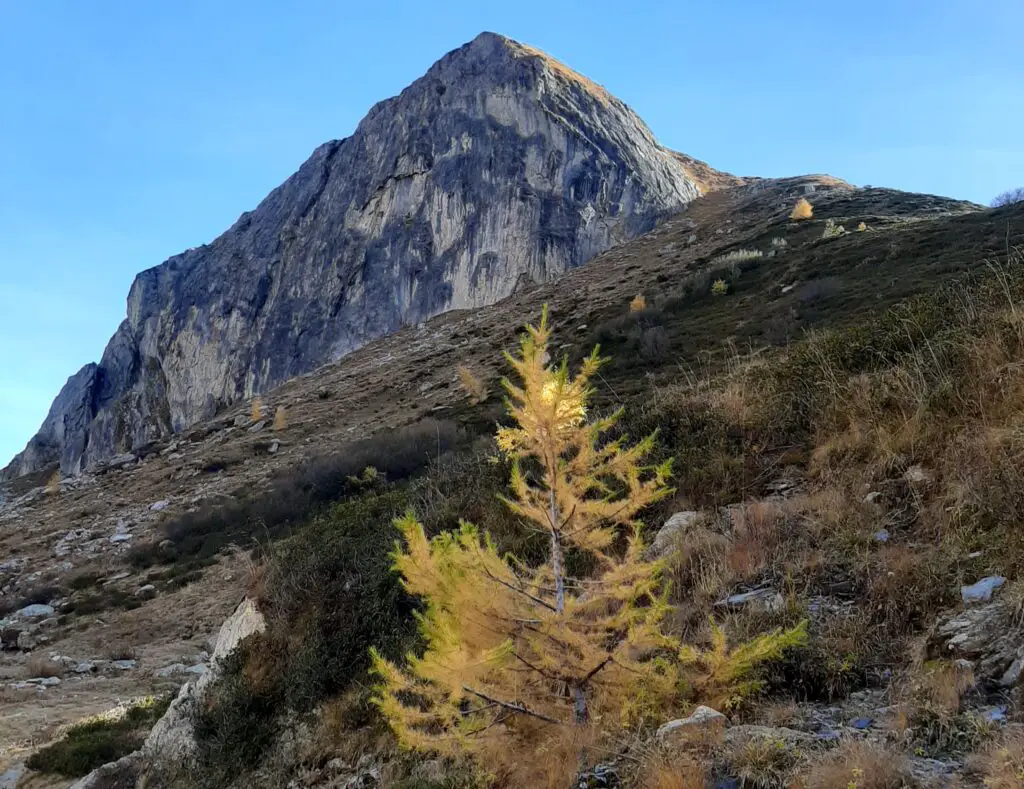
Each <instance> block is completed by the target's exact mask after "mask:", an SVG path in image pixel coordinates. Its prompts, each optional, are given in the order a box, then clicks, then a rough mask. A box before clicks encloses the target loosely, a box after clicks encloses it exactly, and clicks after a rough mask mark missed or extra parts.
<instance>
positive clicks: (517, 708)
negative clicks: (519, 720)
mask: <svg viewBox="0 0 1024 789" xmlns="http://www.w3.org/2000/svg"><path fill="white" fill-rule="evenodd" d="M462 689H463V690H464V691H466V693H471V694H472V695H474V696H476V697H477V698H480V699H483V700H484V701H489V702H490V703H491V704H497V705H498V706H499V707H504V708H505V709H507V710H511V711H512V712H518V713H520V714H522V715H529V716H531V717H533V718H537V719H538V720H542V721H547V722H548V723H554V724H555V725H556V726H562V725H563V724H562V721H560V720H555V719H554V718H549V717H548V716H547V715H545V714H543V713H541V712H534V711H533V710H531V709H528V708H527V707H524V706H523V705H522V704H516V703H515V702H511V701H502V700H501V699H496V698H494V697H493V696H488V695H487V694H486V693H481V692H480V691H478V690H473V688H471V687H469V685H463V686H462Z"/></svg>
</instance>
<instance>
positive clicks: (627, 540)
mask: <svg viewBox="0 0 1024 789" xmlns="http://www.w3.org/2000/svg"><path fill="white" fill-rule="evenodd" d="M549 338H550V329H549V327H548V321H547V310H546V309H545V311H544V315H543V316H542V319H541V322H540V325H539V326H537V327H534V326H527V327H526V332H525V333H524V335H523V338H522V341H521V344H520V348H519V353H518V355H516V356H512V355H509V354H506V357H507V359H508V361H509V362H510V364H511V365H512V367H513V369H514V371H515V373H516V377H517V379H518V381H517V382H516V383H513V382H511V381H508V380H506V381H504V382H503V384H504V386H505V389H506V393H507V399H506V402H507V408H508V413H509V415H510V416H511V418H512V424H511V425H510V426H507V427H501V428H499V430H498V434H497V443H498V447H499V449H500V450H501V452H502V453H504V454H505V455H506V456H508V457H509V458H511V460H512V467H513V471H512V477H511V485H510V495H509V496H508V497H507V498H506V499H505V502H506V504H507V505H508V506H509V507H510V508H511V509H512V510H513V511H514V512H515V513H517V514H518V515H519V516H521V518H522V522H523V524H524V527H525V528H531V529H534V530H540V531H542V532H543V533H544V534H545V535H546V537H547V543H548V545H549V552H548V559H547V561H546V562H544V563H543V564H542V565H540V566H539V567H529V566H526V565H525V564H523V563H522V562H520V561H517V560H516V559H515V558H514V557H506V556H501V555H500V554H499V553H498V551H497V549H496V547H495V545H494V544H493V543H492V542H491V541H490V539H489V538H488V537H487V536H486V535H485V534H481V533H480V531H479V530H478V529H477V528H476V526H474V525H472V524H469V523H465V522H463V523H462V524H461V528H460V530H459V531H458V532H456V533H445V534H441V535H439V536H437V537H435V538H434V539H432V540H428V539H427V537H426V535H425V533H424V530H423V526H422V525H421V524H420V523H419V522H418V521H417V520H416V518H415V517H414V516H413V515H412V514H408V515H406V516H405V517H404V518H403V519H401V520H400V521H399V522H398V523H397V525H398V527H399V529H400V531H401V533H402V535H403V537H404V542H405V545H404V547H401V546H400V547H398V548H397V549H396V552H395V567H396V569H397V570H398V572H399V573H401V576H402V579H403V582H404V584H405V586H406V588H407V589H408V591H409V592H411V593H412V594H414V595H418V596H420V597H421V598H422V599H423V600H424V601H425V603H426V607H425V610H424V611H423V613H422V614H421V615H420V630H421V633H422V635H423V637H424V641H425V644H426V649H425V651H424V653H423V654H422V655H421V656H417V655H409V656H408V657H407V663H406V665H405V666H404V667H400V666H398V665H395V664H393V663H391V662H389V661H387V660H385V659H384V658H383V657H381V656H380V655H379V654H374V656H373V661H374V668H375V671H376V672H377V674H378V675H379V676H380V677H381V679H382V682H381V684H380V686H379V689H378V694H377V696H376V703H377V704H378V706H379V707H380V709H381V710H382V712H383V713H384V715H385V717H386V718H387V719H388V721H389V722H390V724H391V726H392V728H393V729H394V731H395V732H396V733H397V735H398V736H399V739H400V740H401V741H402V742H403V743H404V744H406V745H408V746H411V747H416V748H427V749H432V750H438V751H441V752H448V753H455V752H465V751H469V752H471V753H472V752H479V751H481V750H483V749H485V748H487V747H488V745H489V744H493V741H494V740H495V739H498V740H505V738H509V737H512V738H515V737H517V736H524V737H526V736H530V737H533V736H535V734H536V727H537V725H541V726H542V727H545V726H546V727H552V726H554V727H562V726H569V727H574V726H575V727H579V726H582V725H584V724H587V723H588V722H591V721H595V720H599V719H603V720H613V721H615V722H616V723H618V722H620V721H623V720H624V719H627V718H630V717H631V716H635V714H636V713H637V709H636V708H637V706H638V704H639V703H640V700H644V699H652V698H655V697H659V696H661V695H663V694H666V693H670V692H671V691H672V689H673V688H674V686H675V675H674V673H673V668H672V665H671V661H666V660H664V659H660V658H659V657H658V652H659V649H661V650H665V651H669V652H670V651H671V650H672V645H671V643H670V642H669V641H668V640H667V639H666V638H665V637H664V636H663V635H662V633H661V628H660V624H661V619H662V618H663V616H664V614H665V611H666V609H667V605H666V603H665V600H664V597H663V596H662V595H661V594H660V592H659V588H660V585H661V584H660V580H661V572H662V565H661V562H660V561H658V560H655V561H650V560H647V559H645V558H644V555H643V554H644V551H643V548H644V545H643V541H642V540H641V538H640V534H639V525H640V524H639V523H638V522H637V521H636V516H637V514H638V513H639V512H640V511H641V510H642V509H643V508H644V507H646V506H648V505H650V504H652V503H653V502H655V501H657V500H659V499H661V498H662V497H664V496H665V495H667V494H668V493H669V492H670V489H669V488H668V485H667V481H668V477H669V472H670V465H669V463H663V464H660V465H657V466H653V467H649V466H645V465H644V464H643V461H644V458H645V456H646V455H647V454H648V453H649V452H650V450H651V449H652V447H653V437H648V438H646V439H644V440H642V441H640V442H639V443H637V444H635V445H632V446H627V444H626V443H625V442H624V441H623V440H622V439H621V438H620V439H615V440H611V439H609V437H608V435H607V434H608V432H609V431H610V430H611V429H612V427H613V426H614V425H615V423H616V421H617V419H618V416H619V413H615V414H613V415H611V416H607V417H603V418H598V419H594V420H592V421H587V416H588V414H587V404H588V400H589V399H590V397H591V393H592V389H591V386H590V379H591V378H592V376H594V374H595V373H596V372H597V370H598V368H599V366H600V364H601V360H600V359H599V357H598V355H597V351H596V349H595V352H594V353H593V354H591V355H590V356H589V357H588V358H587V359H586V360H584V362H583V364H582V367H581V369H580V370H579V372H578V373H577V374H576V375H575V376H571V375H570V373H569V369H568V365H567V363H566V362H564V361H563V363H562V364H560V365H552V364H550V363H549V361H548V358H549V356H548V341H549ZM620 536H621V539H619V538H620ZM571 549H575V550H577V551H580V552H582V553H584V554H586V555H587V556H588V557H589V560H590V561H589V564H590V565H591V566H592V567H593V570H592V572H590V573H588V576H587V577H586V578H580V577H574V576H572V575H570V574H568V572H567V570H566V552H567V551H568V550H571ZM677 646H678V645H676V647H677ZM509 744H510V745H511V743H509Z"/></svg>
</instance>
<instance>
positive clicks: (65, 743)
mask: <svg viewBox="0 0 1024 789" xmlns="http://www.w3.org/2000/svg"><path fill="white" fill-rule="evenodd" d="M171 698H172V697H171V696H166V697H163V698H160V699H153V698H147V699H144V700H143V701H141V702H138V703H136V704H134V705H133V706H131V707H129V708H128V709H127V710H125V711H124V713H123V715H120V716H114V715H112V716H109V717H107V716H102V717H98V718H96V719H93V720H88V721H85V722H83V723H79V724H76V725H74V726H72V727H70V728H69V729H68V730H67V731H66V732H65V734H64V736H63V737H62V738H61V739H59V740H57V741H56V742H54V743H52V744H51V745H48V746H46V747H45V748H42V749H40V750H38V751H36V752H35V753H34V754H32V755H31V756H30V757H29V758H28V759H27V760H26V762H25V765H26V766H27V767H28V768H29V769H31V770H37V771H39V772H44V773H55V774H57V775H63V776H65V777H67V778H78V777H80V776H83V775H87V774H88V773H90V772H92V771H93V770H95V769H96V768H97V767H100V766H102V765H104V764H107V763H108V762H113V761H117V760H118V759H120V758H121V757H122V756H127V755H128V754H129V753H131V752H132V751H136V750H138V749H139V748H140V747H142V743H143V742H144V741H145V739H146V735H147V734H148V732H149V730H150V729H151V728H152V727H153V724H154V723H156V722H157V721H158V720H159V719H160V717H161V716H162V715H163V714H164V713H165V712H166V711H167V707H168V706H169V705H170V703H171Z"/></svg>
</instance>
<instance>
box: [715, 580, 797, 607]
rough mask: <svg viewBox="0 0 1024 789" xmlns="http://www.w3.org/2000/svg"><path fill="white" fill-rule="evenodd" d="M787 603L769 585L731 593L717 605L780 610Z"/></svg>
mask: <svg viewBox="0 0 1024 789" xmlns="http://www.w3.org/2000/svg"><path fill="white" fill-rule="evenodd" d="M785 604H786V601H785V600H784V599H783V597H782V595H781V594H780V593H779V592H777V591H775V590H774V589H772V588H771V587H768V586H766V587H763V588H761V589H751V590H750V591H749V592H740V593H739V594H734V595H729V596H728V597H727V598H725V599H724V600H719V601H718V602H717V603H715V605H716V606H719V607H722V608H732V609H738V608H753V609H759V610H764V611H780V610H782V607H783V606H784V605H785Z"/></svg>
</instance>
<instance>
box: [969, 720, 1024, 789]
mask: <svg viewBox="0 0 1024 789" xmlns="http://www.w3.org/2000/svg"><path fill="white" fill-rule="evenodd" d="M973 762H974V765H973V767H974V769H975V771H976V772H978V773H980V774H981V776H982V777H983V781H984V786H985V787H987V789H1020V787H1021V785H1022V784H1024V734H1022V733H1021V732H1019V731H1018V732H1014V733H1009V734H1006V735H1004V736H1003V737H1002V739H1001V740H1000V741H999V742H997V743H995V744H993V745H991V746H990V747H989V748H988V749H987V750H985V751H984V752H982V753H980V754H978V755H976V756H975V757H974V759H973Z"/></svg>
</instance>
